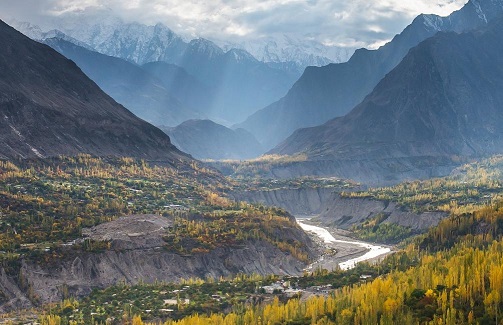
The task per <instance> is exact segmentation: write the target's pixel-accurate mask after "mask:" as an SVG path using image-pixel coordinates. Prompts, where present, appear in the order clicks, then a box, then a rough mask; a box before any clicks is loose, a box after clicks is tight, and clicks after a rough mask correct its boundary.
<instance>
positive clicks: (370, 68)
mask: <svg viewBox="0 0 503 325" xmlns="http://www.w3.org/2000/svg"><path fill="white" fill-rule="evenodd" d="M481 12H483V13H484V14H483V15H482V14H481ZM501 12H503V1H501V0H497V1H493V0H471V1H469V2H468V3H467V4H466V5H465V6H464V7H463V8H461V9H460V10H458V11H455V12H453V13H452V14H451V15H449V16H447V17H440V16H436V15H419V16H418V17H416V18H415V19H414V21H413V22H412V23H411V24H410V25H409V26H407V27H406V28H405V29H404V31H403V32H402V33H400V34H398V35H396V36H395V37H394V38H393V40H392V41H390V42H389V43H387V44H386V45H383V46H382V47H380V48H379V49H378V50H367V49H359V50H356V51H355V53H354V54H353V56H352V57H351V58H350V60H349V61H348V62H346V63H340V64H330V65H327V66H325V67H308V68H307V69H306V70H305V72H304V74H303V75H302V77H301V78H300V79H299V80H298V81H297V82H296V83H295V84H294V85H293V87H292V88H291V89H290V90H289V91H288V94H287V95H286V96H285V97H283V98H282V99H280V100H279V101H277V102H275V103H273V104H271V105H269V106H267V107H265V108H263V109H261V110H259V111H257V112H256V113H254V114H253V115H251V116H250V117H248V118H247V119H246V120H245V121H244V122H242V123H239V124H237V125H236V127H242V128H244V129H246V130H248V131H250V132H251V133H252V134H254V135H255V136H256V138H257V139H258V140H259V141H260V142H261V143H262V144H264V146H265V147H267V148H272V147H274V146H275V145H277V144H279V143H280V142H281V141H282V140H284V139H286V137H288V136H289V135H290V134H292V132H293V131H295V130H296V129H298V128H304V127H311V126H315V125H319V124H322V123H324V122H326V121H328V120H329V119H331V118H334V117H338V116H343V115H344V114H346V113H348V112H349V111H350V110H351V109H352V108H353V107H354V106H356V105H357V104H359V103H360V102H361V101H362V100H363V99H364V97H365V96H366V95H368V94H369V93H370V92H371V91H372V89H373V88H374V87H375V86H376V85H377V83H378V82H379V81H380V80H381V79H382V78H383V77H384V76H385V75H386V74H387V73H388V72H390V71H391V70H392V69H393V68H394V67H395V66H396V65H397V64H398V63H399V62H400V61H401V60H402V59H403V57H405V55H406V54H407V52H408V51H409V50H410V48H412V47H414V46H416V45H417V44H419V43H420V42H421V41H423V40H425V39H427V38H428V37H431V36H433V35H434V34H435V33H437V32H438V31H441V30H445V31H450V30H452V31H456V32H461V31H463V30H470V29H474V28H477V27H479V26H483V25H485V24H487V21H488V20H490V19H491V18H492V17H495V16H496V15H497V14H498V13H501ZM265 121H267V123H269V126H268V127H267V126H265V125H266V123H265Z"/></svg>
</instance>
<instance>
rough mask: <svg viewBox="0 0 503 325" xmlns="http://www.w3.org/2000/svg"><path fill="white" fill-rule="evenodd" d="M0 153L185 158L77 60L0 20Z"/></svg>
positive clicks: (4, 155)
mask: <svg viewBox="0 0 503 325" xmlns="http://www.w3.org/2000/svg"><path fill="white" fill-rule="evenodd" d="M0 42H1V44H2V46H1V47H0V71H2V73H1V74H0V158H3V159H6V158H7V159H9V158H30V157H46V156H57V155H75V154H78V153H90V154H94V155H100V156H101V155H106V156H108V155H114V156H135V157H142V158H145V159H162V160H173V159H179V158H183V157H185V155H184V154H182V153H181V152H180V151H178V150H177V149H176V148H175V147H174V146H173V145H172V144H171V143H170V140H169V137H167V136H166V135H165V134H164V133H163V132H162V131H160V130H159V129H157V128H155V127H153V126H152V125H150V124H148V123H146V122H144V121H143V120H140V119H139V118H137V117H136V116H134V115H133V114H132V113H131V112H129V111H128V110H126V109H125V108H124V107H122V106H121V105H119V104H117V103H116V102H115V101H114V100H113V99H112V98H110V97H109V96H108V95H106V94H105V93H104V92H103V91H102V90H101V89H100V88H99V87H98V86H97V85H96V84H95V83H94V82H92V81H91V80H90V79H89V78H88V77H87V76H85V75H84V73H82V71H81V70H80V69H79V68H78V67H77V66H76V65H75V63H73V62H72V61H70V60H68V59H66V58H65V57H63V56H62V55H60V54H59V53H57V52H56V51H54V50H53V49H51V48H50V47H48V46H46V45H43V44H40V43H37V42H34V41H32V40H30V39H29V38H27V37H26V36H24V35H22V34H20V33H19V32H17V31H16V30H14V29H13V28H11V27H10V26H8V25H6V24H5V23H3V22H1V21H0Z"/></svg>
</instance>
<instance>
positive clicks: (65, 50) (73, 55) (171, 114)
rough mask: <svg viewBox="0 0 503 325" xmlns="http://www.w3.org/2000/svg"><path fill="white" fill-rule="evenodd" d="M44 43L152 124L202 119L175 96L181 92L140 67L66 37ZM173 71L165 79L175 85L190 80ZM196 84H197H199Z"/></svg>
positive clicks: (175, 123) (172, 123) (174, 123)
mask: <svg viewBox="0 0 503 325" xmlns="http://www.w3.org/2000/svg"><path fill="white" fill-rule="evenodd" d="M44 43H45V44H47V45H49V46H50V47H52V48H53V49H55V50H56V51H58V52H59V53H61V54H63V55H64V56H65V57H66V58H68V59H70V60H72V61H73V62H75V63H76V64H77V65H78V66H79V68H80V69H82V71H83V72H84V73H85V74H86V75H87V76H88V77H89V78H91V79H92V80H93V81H94V82H96V83H97V84H98V86H100V88H101V89H103V91H105V92H106V93H107V94H108V95H110V96H111V97H112V98H113V99H115V100H116V101H117V102H118V103H121V104H122V105H124V106H125V107H126V108H128V109H129V110H131V111H132V112H133V113H134V114H135V115H136V116H138V117H140V118H142V119H144V120H147V121H148V122H150V123H155V124H157V125H160V124H164V125H177V124H179V123H181V122H183V121H186V120H188V119H191V118H197V117H200V115H199V113H197V112H195V111H193V110H192V109H190V108H189V106H188V105H186V104H185V102H183V101H181V100H180V99H179V98H177V97H175V96H174V94H176V93H177V90H178V89H176V88H174V89H170V88H168V87H166V86H165V83H164V82H163V81H161V80H159V79H157V78H155V77H154V76H152V75H151V74H150V73H149V72H148V71H145V70H144V69H142V68H141V67H139V66H137V65H136V64H133V63H131V62H128V61H125V60H123V59H119V58H115V57H111V56H107V55H104V54H100V53H98V52H95V51H91V50H88V49H86V48H83V47H81V46H79V45H76V44H73V43H71V42H69V41H66V40H64V39H63V38H48V39H45V40H44ZM179 69H181V68H179ZM169 72H171V74H169V73H165V74H164V78H169V77H171V79H173V80H172V81H173V82H172V84H173V85H179V84H183V82H184V81H185V80H187V77H186V76H185V75H182V74H181V73H180V72H179V71H178V70H172V71H169ZM189 82H190V81H189ZM194 83H195V84H196V85H197V81H194Z"/></svg>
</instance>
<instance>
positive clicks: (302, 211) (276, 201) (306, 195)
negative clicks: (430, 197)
mask: <svg viewBox="0 0 503 325" xmlns="http://www.w3.org/2000/svg"><path fill="white" fill-rule="evenodd" d="M231 196H232V197H233V198H234V199H236V200H239V201H247V202H251V203H262V204H265V205H268V206H278V207H281V208H283V209H285V210H287V211H288V212H290V213H291V214H293V215H295V216H297V217H302V216H316V217H315V218H314V219H313V220H314V221H317V222H319V223H320V224H321V225H322V226H327V227H335V228H340V229H350V228H351V227H352V226H353V225H358V224H360V223H362V222H364V221H365V220H367V219H371V218H374V217H376V216H377V215H382V214H384V215H385V216H387V218H386V219H385V220H384V221H383V222H385V223H393V224H397V225H400V226H403V227H408V228H411V230H413V231H417V232H421V231H424V230H427V229H428V228H430V227H432V226H435V225H437V224H438V223H439V222H440V220H442V219H443V218H446V217H447V213H444V212H423V213H415V212H411V211H407V210H405V209H403V208H402V207H400V206H398V205H397V204H396V203H395V202H387V201H379V200H375V199H370V198H346V197H341V195H340V193H339V192H337V191H335V190H334V189H331V188H309V189H280V190H272V191H246V192H239V193H232V194H231Z"/></svg>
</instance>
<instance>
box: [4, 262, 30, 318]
mask: <svg viewBox="0 0 503 325" xmlns="http://www.w3.org/2000/svg"><path fill="white" fill-rule="evenodd" d="M0 291H1V293H2V297H1V299H0V313H6V312H9V311H11V310H15V309H27V308H31V307H33V304H32V303H31V301H30V300H29V299H28V298H27V297H26V294H25V293H23V291H22V290H21V289H20V288H19V286H18V284H17V283H16V280H15V279H14V278H13V277H12V276H9V275H7V273H6V272H5V269H0Z"/></svg>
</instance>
